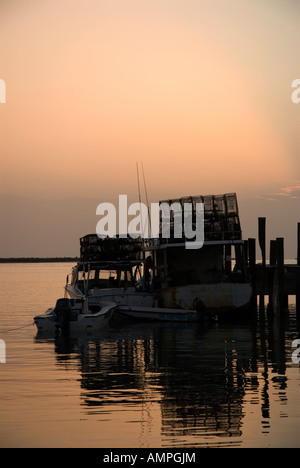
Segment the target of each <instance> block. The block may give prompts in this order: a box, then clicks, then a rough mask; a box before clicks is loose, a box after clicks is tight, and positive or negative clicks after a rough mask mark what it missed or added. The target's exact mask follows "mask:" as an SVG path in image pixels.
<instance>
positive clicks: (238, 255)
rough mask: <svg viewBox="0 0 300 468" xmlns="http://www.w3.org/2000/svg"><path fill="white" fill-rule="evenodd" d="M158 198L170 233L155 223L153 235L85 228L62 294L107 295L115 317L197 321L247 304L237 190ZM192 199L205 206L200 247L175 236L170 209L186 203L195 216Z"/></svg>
mask: <svg viewBox="0 0 300 468" xmlns="http://www.w3.org/2000/svg"><path fill="white" fill-rule="evenodd" d="M159 203H160V205H163V204H166V205H168V206H169V208H170V210H169V213H170V219H169V222H170V235H169V237H164V236H163V229H162V226H160V234H159V236H158V237H156V238H143V239H131V238H130V237H127V238H123V237H122V238H120V237H115V238H105V239H103V238H99V237H98V236H97V235H96V234H89V235H87V236H84V237H83V238H81V239H80V262H78V263H77V265H76V266H75V267H74V268H73V271H72V273H71V275H68V277H67V282H66V287H65V290H66V292H67V294H68V295H69V297H70V298H77V299H79V298H82V297H84V296H86V297H89V298H93V299H94V300H100V301H101V300H108V301H113V302H115V303H116V304H117V306H118V307H117V311H118V312H119V313H121V314H122V315H126V316H127V317H132V318H135V319H137V318H144V319H146V320H148V319H150V320H173V321H176V320H184V321H196V320H199V317H202V315H203V313H205V314H206V315H210V316H215V315H218V317H220V316H226V315H228V314H231V313H235V312H243V311H244V310H246V309H247V308H248V307H249V305H250V303H251V299H252V286H251V282H250V279H249V278H248V276H247V268H246V267H247V261H246V259H247V252H246V250H247V243H246V242H245V241H244V240H243V239H242V230H241V225H240V219H239V213H238V204H237V197H236V194H235V193H227V194H222V195H205V196H202V195H199V196H196V197H183V198H179V199H173V200H164V201H161V202H159ZM199 203H201V204H203V205H204V230H203V232H204V239H203V245H202V247H201V248H198V249H187V248H186V242H187V240H189V239H186V237H185V233H184V232H181V236H179V235H178V229H177V230H176V222H177V221H178V219H179V218H178V216H177V217H175V214H174V212H173V213H172V207H173V206H175V205H177V206H181V207H182V212H183V211H184V206H185V204H189V206H191V213H192V219H193V220H195V219H196V209H197V204H199ZM175 218H176V219H175ZM160 222H162V220H160ZM182 224H183V223H182V222H181V225H182Z"/></svg>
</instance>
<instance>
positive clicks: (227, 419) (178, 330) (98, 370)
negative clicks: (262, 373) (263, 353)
mask: <svg viewBox="0 0 300 468" xmlns="http://www.w3.org/2000/svg"><path fill="white" fill-rule="evenodd" d="M39 339H40V338H39V337H37V340H39ZM49 342H50V343H54V344H55V353H56V358H57V363H58V364H59V365H62V368H63V370H64V371H65V369H68V366H66V364H68V365H69V366H71V368H72V369H73V370H74V366H75V368H76V370H77V371H79V372H80V379H79V381H80V386H81V400H82V402H81V405H82V407H83V408H84V411H85V412H86V413H87V414H89V415H90V414H97V415H98V417H99V414H100V415H106V419H107V418H109V415H110V414H111V413H112V412H115V411H116V410H119V411H123V410H126V409H128V408H135V410H137V408H139V407H143V408H144V412H143V414H144V416H142V418H145V420H144V421H141V424H142V425H143V424H144V425H149V424H150V425H155V426H160V433H161V438H162V444H163V445H165V446H170V447H171V446H179V445H180V444H181V443H184V444H185V446H198V445H202V444H207V443H209V439H210V438H224V437H225V438H229V437H234V438H235V439H234V443H235V444H237V443H238V439H236V438H239V437H240V436H241V434H242V420H243V416H244V413H243V398H244V395H245V389H246V386H247V385H251V386H254V388H255V389H256V385H257V382H255V378H254V377H253V376H252V378H251V379H250V380H249V374H253V373H255V372H256V371H257V366H258V364H257V362H256V352H257V350H256V349H255V330H254V329H252V328H251V327H249V326H248V325H246V326H244V325H243V324H241V325H237V324H235V325H234V326H233V325H230V324H228V323H227V324H211V325H209V326H208V327H207V328H206V329H204V328H203V326H201V327H200V326H198V325H195V324H175V323H174V324H163V323H151V324H148V325H147V327H145V324H142V323H140V324H139V323H131V322H130V323H128V324H126V323H125V324H124V325H123V326H122V327H117V328H114V329H110V330H107V331H102V332H99V333H98V334H96V335H90V336H88V335H85V337H83V336H81V337H78V338H70V337H69V338H68V337H66V336H57V337H56V339H55V340H54V339H53V338H51V339H50V341H49ZM157 407H158V408H159V413H157V411H155V415H153V414H152V412H153V411H154V408H156V410H157ZM145 408H146V409H145ZM158 415H159V416H158ZM227 440H228V439H227ZM220 441H221V439H220ZM221 443H222V442H221Z"/></svg>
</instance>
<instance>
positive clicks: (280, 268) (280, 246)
mask: <svg viewBox="0 0 300 468" xmlns="http://www.w3.org/2000/svg"><path fill="white" fill-rule="evenodd" d="M276 258H277V272H278V300H279V307H280V311H283V310H284V308H285V305H286V303H285V295H284V239H283V237H277V238H276Z"/></svg>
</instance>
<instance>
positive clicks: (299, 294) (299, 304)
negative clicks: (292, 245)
mask: <svg viewBox="0 0 300 468" xmlns="http://www.w3.org/2000/svg"><path fill="white" fill-rule="evenodd" d="M297 267H298V268H297V286H296V313H297V315H298V316H299V317H300V223H298V224H297Z"/></svg>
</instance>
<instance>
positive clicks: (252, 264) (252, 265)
mask: <svg viewBox="0 0 300 468" xmlns="http://www.w3.org/2000/svg"><path fill="white" fill-rule="evenodd" d="M247 245H248V262H249V274H250V282H251V284H252V287H253V294H252V300H251V302H252V305H253V306H254V305H255V306H257V297H256V240H255V239H252V238H249V239H248V242H247Z"/></svg>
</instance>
